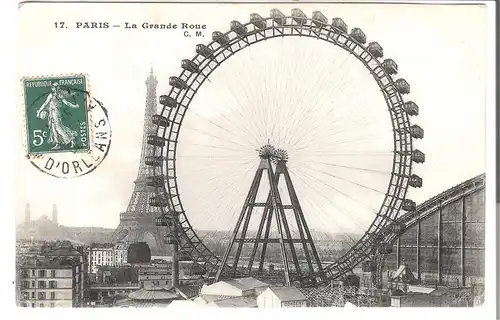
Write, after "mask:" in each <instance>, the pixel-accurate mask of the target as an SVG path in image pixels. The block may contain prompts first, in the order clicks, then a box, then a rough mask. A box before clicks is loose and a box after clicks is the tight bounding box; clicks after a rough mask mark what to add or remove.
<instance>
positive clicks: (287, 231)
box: [275, 163, 304, 277]
mask: <svg viewBox="0 0 500 320" xmlns="http://www.w3.org/2000/svg"><path fill="white" fill-rule="evenodd" d="M281 174H283V163H278V165H277V167H276V176H277V177H278V178H279V176H280V175H281ZM278 178H276V179H275V183H276V190H277V189H278ZM288 192H290V190H288ZM280 203H281V201H280ZM281 210H283V212H282V217H283V227H284V229H285V234H286V237H287V240H288V241H287V242H288V243H289V245H290V253H291V255H292V260H293V263H294V265H295V272H296V273H297V275H298V276H299V277H300V275H301V271H300V264H299V259H298V258H297V252H296V251H295V243H294V242H293V239H292V234H291V232H290V228H289V226H288V220H287V219H286V215H285V212H284V209H283V207H281ZM294 213H295V210H294ZM297 222H298V220H297ZM299 230H300V228H299ZM301 240H302V242H303V241H304V238H303V237H302V236H301Z"/></svg>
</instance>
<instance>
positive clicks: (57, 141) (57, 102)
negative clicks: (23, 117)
mask: <svg viewBox="0 0 500 320" xmlns="http://www.w3.org/2000/svg"><path fill="white" fill-rule="evenodd" d="M51 90H52V92H51V93H49V95H48V96H47V99H45V102H44V103H43V104H42V106H41V107H40V109H38V111H37V113H36V116H37V117H38V118H40V119H45V118H47V122H48V127H49V140H48V141H49V143H51V144H53V145H54V147H53V148H52V150H55V149H59V148H60V145H61V144H62V145H67V144H71V148H73V147H74V146H75V139H76V137H77V135H78V134H77V132H76V131H73V130H71V129H70V128H68V127H66V126H65V125H64V124H63V123H62V120H61V107H62V104H65V105H66V106H68V107H70V108H78V107H79V106H78V104H73V103H71V102H69V101H67V100H66V98H65V94H64V93H63V92H62V90H61V89H60V88H59V86H58V84H57V82H54V83H53V84H52V86H51ZM47 106H48V110H47V111H45V110H44V109H45V108H46V107H47Z"/></svg>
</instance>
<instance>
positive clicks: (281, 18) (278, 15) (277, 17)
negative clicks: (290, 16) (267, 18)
mask: <svg viewBox="0 0 500 320" xmlns="http://www.w3.org/2000/svg"><path fill="white" fill-rule="evenodd" d="M271 18H272V19H273V21H274V22H276V24H278V25H280V26H282V25H285V24H286V17H285V15H284V14H283V13H282V12H281V11H279V10H278V9H272V10H271Z"/></svg>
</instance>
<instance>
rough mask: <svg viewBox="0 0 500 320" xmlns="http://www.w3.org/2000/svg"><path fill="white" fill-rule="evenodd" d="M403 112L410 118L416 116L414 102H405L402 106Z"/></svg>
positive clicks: (416, 109)
mask: <svg viewBox="0 0 500 320" xmlns="http://www.w3.org/2000/svg"><path fill="white" fill-rule="evenodd" d="M404 110H405V111H406V113H408V114H409V115H410V116H418V106H417V104H416V103H415V102H413V101H407V102H405V105H404Z"/></svg>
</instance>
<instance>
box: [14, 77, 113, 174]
mask: <svg viewBox="0 0 500 320" xmlns="http://www.w3.org/2000/svg"><path fill="white" fill-rule="evenodd" d="M23 93H24V103H25V136H26V149H27V150H26V151H27V158H28V159H29V160H30V161H31V163H32V164H33V165H34V166H35V167H37V168H38V169H39V170H41V171H43V172H45V173H47V174H49V175H52V176H55V177H64V178H71V177H77V176H82V175H85V174H87V173H89V172H91V171H93V170H94V169H95V168H96V167H97V166H98V165H99V164H100V163H101V162H102V161H103V160H104V158H105V157H106V155H107V154H108V151H109V147H110V144H111V128H110V126H109V119H108V114H107V111H106V109H105V108H104V106H103V105H102V103H101V102H100V101H98V100H97V99H95V98H94V97H92V96H91V94H90V90H89V85H88V81H87V77H86V76H85V75H69V76H57V77H36V78H27V79H23Z"/></svg>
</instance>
